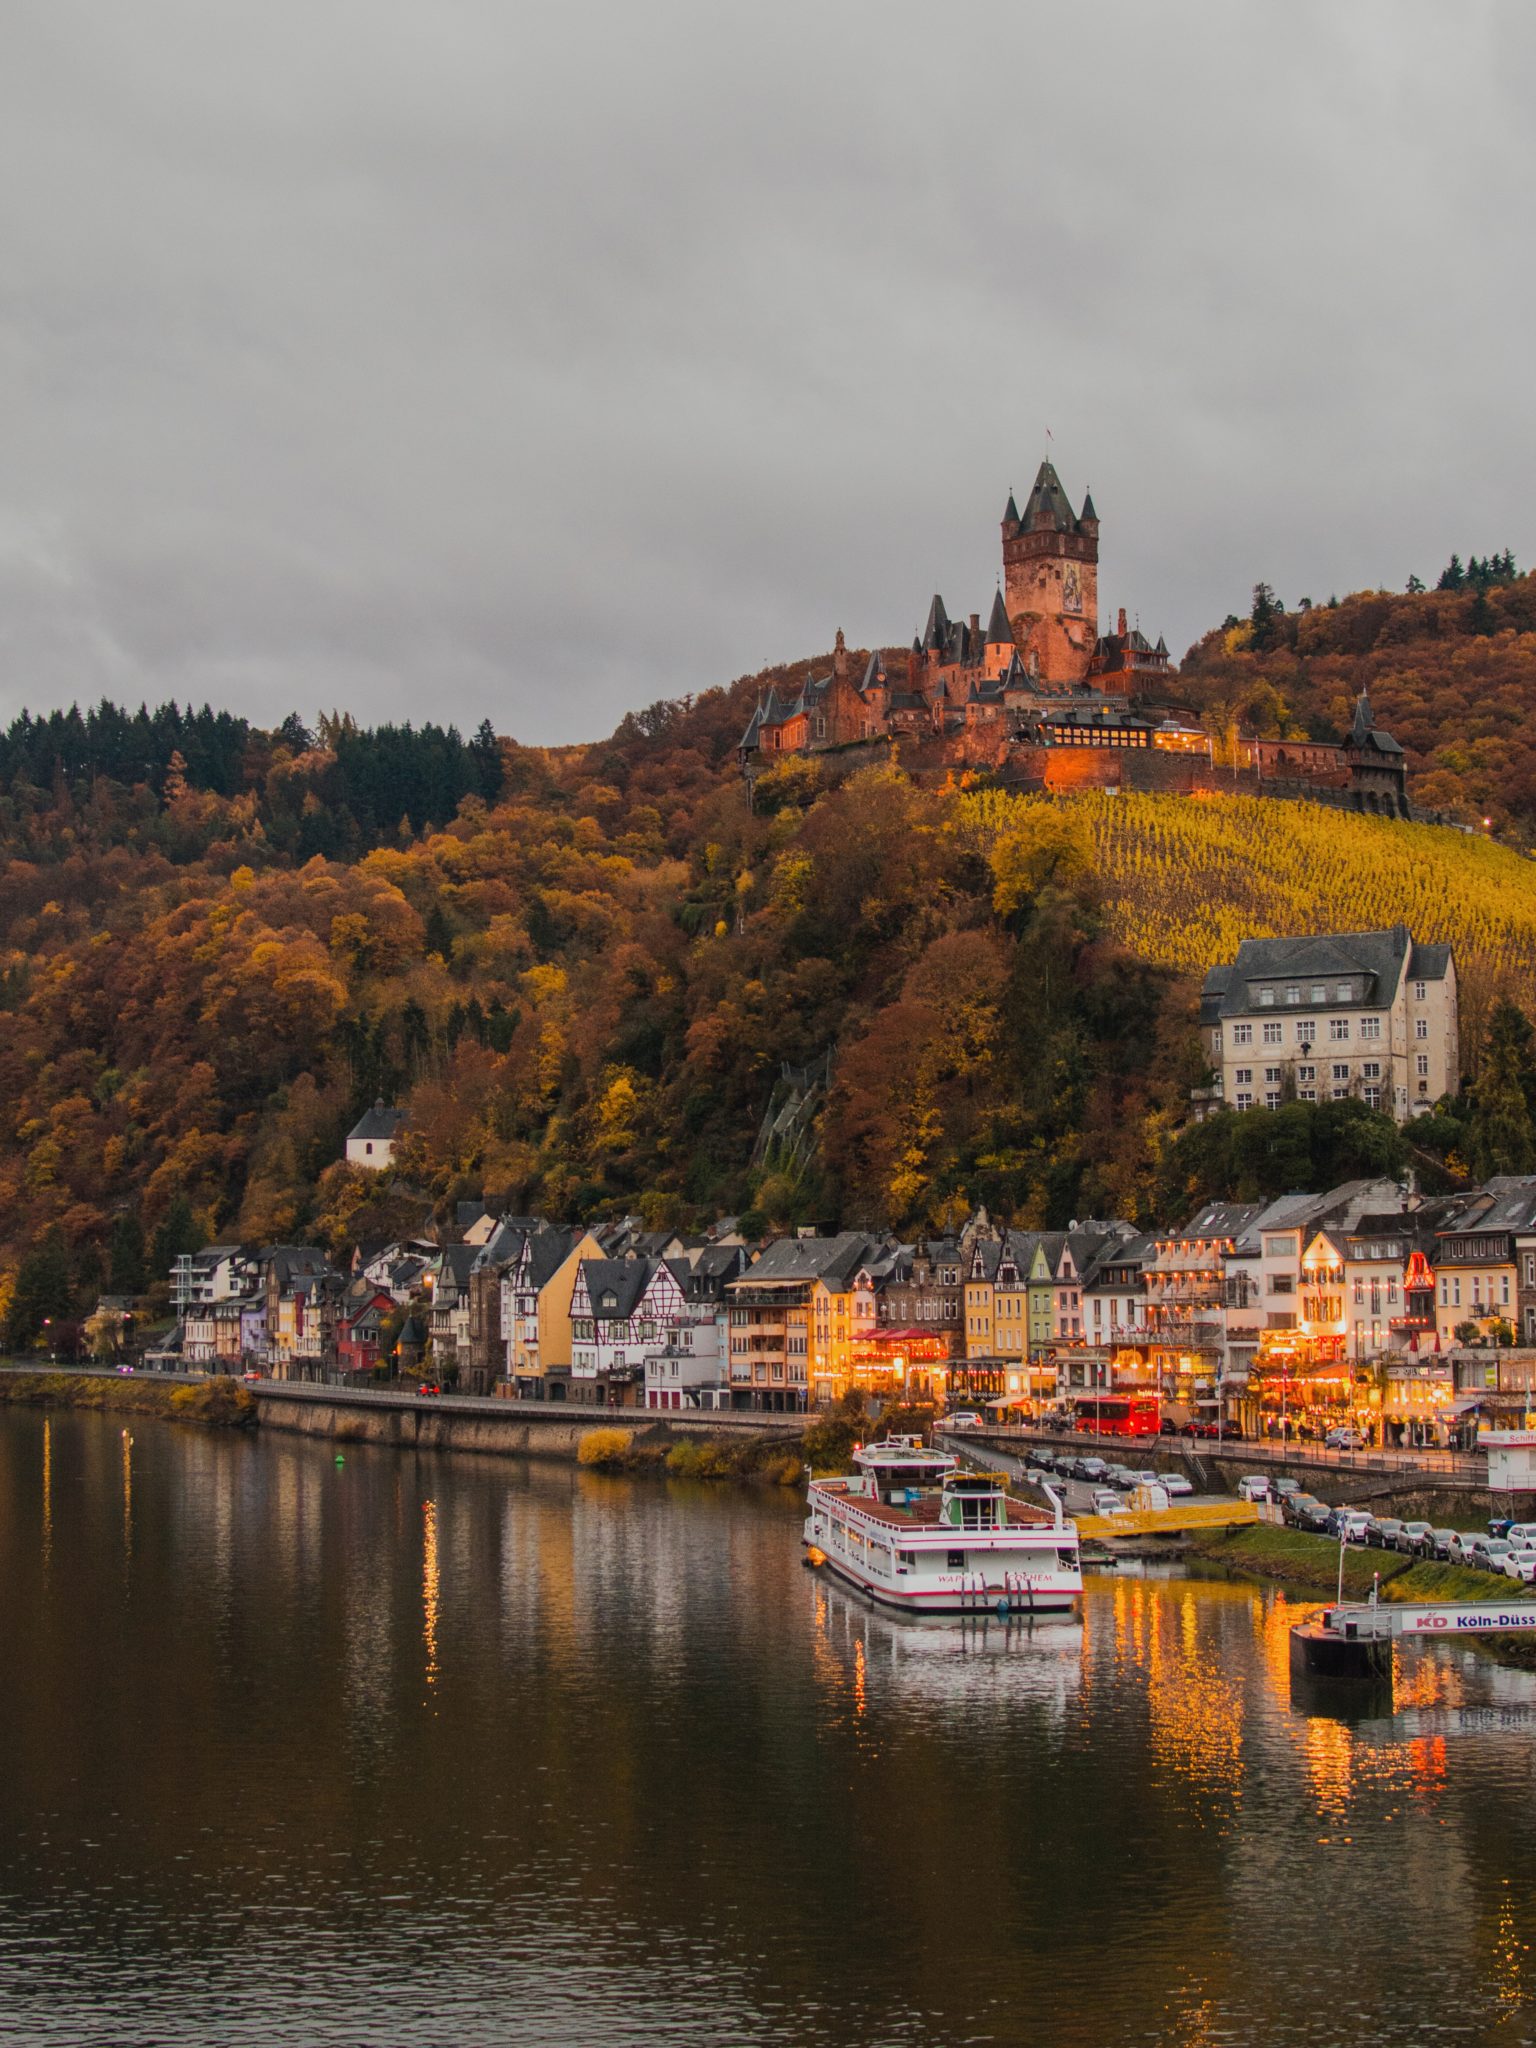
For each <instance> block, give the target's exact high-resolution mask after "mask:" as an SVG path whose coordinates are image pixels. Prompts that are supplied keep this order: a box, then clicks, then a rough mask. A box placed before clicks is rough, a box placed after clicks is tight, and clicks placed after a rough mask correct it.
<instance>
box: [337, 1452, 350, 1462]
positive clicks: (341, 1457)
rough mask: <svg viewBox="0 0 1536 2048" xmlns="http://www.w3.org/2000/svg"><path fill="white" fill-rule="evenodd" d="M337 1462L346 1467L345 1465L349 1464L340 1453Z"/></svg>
mask: <svg viewBox="0 0 1536 2048" xmlns="http://www.w3.org/2000/svg"><path fill="white" fill-rule="evenodd" d="M336 1462H337V1464H338V1465H345V1463H346V1462H347V1461H346V1459H345V1458H344V1457H343V1456H342V1455H341V1453H340V1451H338V1452H337V1453H336Z"/></svg>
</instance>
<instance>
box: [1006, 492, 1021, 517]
mask: <svg viewBox="0 0 1536 2048" xmlns="http://www.w3.org/2000/svg"><path fill="white" fill-rule="evenodd" d="M1003 523H1004V525H1005V526H1006V525H1013V526H1017V525H1018V523H1019V508H1018V506H1017V505H1015V503H1014V502H1013V493H1012V491H1010V492H1009V493H1008V502H1007V504H1006V505H1005V506H1004V507H1003Z"/></svg>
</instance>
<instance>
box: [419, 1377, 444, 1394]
mask: <svg viewBox="0 0 1536 2048" xmlns="http://www.w3.org/2000/svg"><path fill="white" fill-rule="evenodd" d="M416 1391H417V1393H418V1394H440V1393H441V1392H442V1391H443V1390H442V1388H441V1387H440V1386H439V1385H438V1384H437V1381H436V1380H423V1381H422V1383H421V1385H420V1386H419V1387H418V1388H417V1389H416Z"/></svg>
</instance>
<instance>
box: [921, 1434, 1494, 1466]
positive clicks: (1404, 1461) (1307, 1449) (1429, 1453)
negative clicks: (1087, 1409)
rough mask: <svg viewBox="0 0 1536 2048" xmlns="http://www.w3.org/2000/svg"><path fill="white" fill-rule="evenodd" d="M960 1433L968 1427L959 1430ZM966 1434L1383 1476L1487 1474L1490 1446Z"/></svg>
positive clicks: (1095, 1451) (1100, 1452)
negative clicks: (1373, 1446)
mask: <svg viewBox="0 0 1536 2048" xmlns="http://www.w3.org/2000/svg"><path fill="white" fill-rule="evenodd" d="M954 1434H955V1435H960V1434H962V1432H959V1431H956V1432H954ZM963 1434H964V1435H965V1436H967V1437H970V1438H972V1439H975V1438H981V1437H998V1438H1001V1439H1003V1440H1004V1441H1005V1442H1009V1443H1037V1444H1049V1445H1051V1446H1052V1448H1053V1449H1060V1450H1069V1449H1070V1450H1074V1451H1078V1452H1081V1453H1085V1454H1086V1453H1089V1452H1092V1453H1093V1454H1094V1455H1097V1456H1104V1455H1106V1454H1108V1455H1114V1454H1116V1453H1117V1452H1118V1453H1123V1454H1124V1456H1126V1457H1131V1456H1133V1455H1140V1454H1147V1455H1151V1454H1153V1453H1157V1454H1160V1455H1162V1456H1165V1457H1180V1458H1233V1459H1241V1460H1242V1461H1244V1462H1245V1463H1246V1462H1252V1463H1253V1464H1255V1465H1317V1466H1320V1467H1322V1468H1324V1469H1326V1470H1330V1471H1331V1470H1338V1471H1345V1472H1364V1473H1375V1474H1377V1475H1378V1476H1381V1477H1391V1476H1392V1475H1394V1474H1398V1475H1401V1474H1402V1473H1405V1472H1406V1473H1413V1472H1423V1473H1426V1474H1429V1475H1433V1474H1436V1473H1443V1474H1446V1475H1448V1476H1452V1477H1455V1478H1458V1479H1474V1480H1475V1479H1484V1478H1486V1477H1487V1472H1488V1454H1487V1452H1486V1451H1435V1450H1415V1449H1411V1448H1409V1447H1407V1446H1404V1447H1403V1448H1402V1449H1397V1448H1395V1447H1394V1448H1391V1449H1378V1450H1363V1451H1336V1450H1331V1449H1329V1448H1328V1447H1327V1446H1325V1445H1323V1444H1301V1443H1295V1442H1292V1443H1287V1444H1279V1443H1273V1442H1271V1441H1270V1440H1269V1439H1268V1438H1249V1437H1189V1436H1161V1435H1159V1436H1095V1435H1094V1434H1093V1432H1092V1431H1091V1430H1086V1429H1085V1430H1067V1431H1063V1430H1039V1429H1028V1428H1025V1427H1023V1426H1021V1425H1019V1424H1014V1423H987V1424H986V1425H985V1427H984V1428H982V1429H970V1430H966V1431H964V1432H963Z"/></svg>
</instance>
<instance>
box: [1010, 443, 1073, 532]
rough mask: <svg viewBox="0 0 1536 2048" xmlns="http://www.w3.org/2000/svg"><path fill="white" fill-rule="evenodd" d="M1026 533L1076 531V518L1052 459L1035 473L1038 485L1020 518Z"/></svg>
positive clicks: (1036, 484)
mask: <svg viewBox="0 0 1536 2048" xmlns="http://www.w3.org/2000/svg"><path fill="white" fill-rule="evenodd" d="M1020 524H1021V525H1022V527H1023V528H1024V531H1025V532H1026V533H1039V532H1042V531H1055V532H1056V533H1075V532H1076V531H1077V521H1076V519H1075V518H1074V517H1073V514H1072V505H1071V501H1070V500H1069V499H1068V497H1067V494H1066V492H1065V491H1064V490H1063V489H1062V483H1061V478H1060V477H1059V476H1058V475H1057V474H1056V465H1055V463H1053V462H1049V461H1047V462H1042V463H1041V465H1040V467H1039V469H1038V471H1037V472H1036V474H1035V487H1034V489H1033V490H1032V491H1031V492H1030V494H1029V500H1028V502H1027V503H1026V505H1025V507H1024V517H1023V519H1022V520H1021V521H1020Z"/></svg>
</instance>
